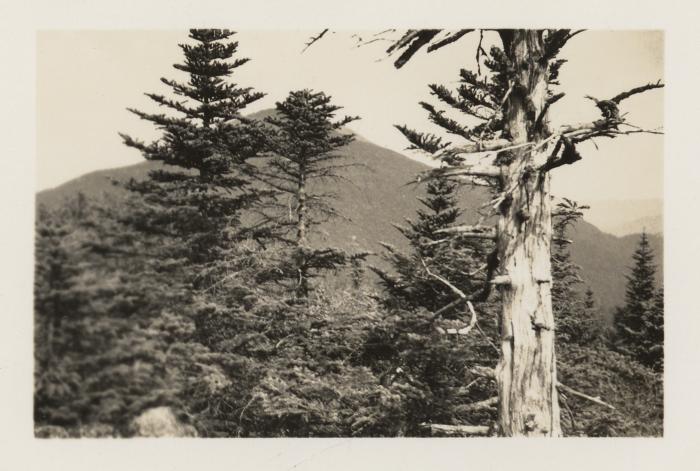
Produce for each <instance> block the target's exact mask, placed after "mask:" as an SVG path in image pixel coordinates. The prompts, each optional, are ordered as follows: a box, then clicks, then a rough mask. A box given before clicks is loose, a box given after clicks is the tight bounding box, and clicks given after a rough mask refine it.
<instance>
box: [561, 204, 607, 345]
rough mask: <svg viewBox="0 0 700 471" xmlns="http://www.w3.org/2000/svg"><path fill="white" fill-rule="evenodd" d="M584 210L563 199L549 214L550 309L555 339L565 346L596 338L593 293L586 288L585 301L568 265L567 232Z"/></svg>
mask: <svg viewBox="0 0 700 471" xmlns="http://www.w3.org/2000/svg"><path fill="white" fill-rule="evenodd" d="M586 209H588V206H583V205H579V204H578V203H576V202H575V201H572V200H570V199H567V198H564V199H563V200H562V201H561V202H560V203H558V204H557V208H556V211H555V212H554V214H553V219H554V222H553V225H552V226H553V240H552V245H553V248H552V309H553V311H554V319H555V322H556V329H557V334H558V336H559V338H560V339H561V340H562V341H564V342H565V343H569V344H580V345H587V344H590V343H592V342H593V341H594V340H596V338H597V336H598V334H599V330H600V329H599V328H598V324H597V322H596V320H595V318H594V316H595V311H594V309H593V308H594V303H593V292H592V291H591V290H590V288H588V291H587V293H586V298H585V299H584V298H583V297H582V296H581V292H580V290H579V288H578V287H579V286H580V285H581V284H583V280H582V279H581V276H580V274H579V272H580V267H579V266H578V265H576V264H575V263H573V262H572V260H571V250H570V248H569V247H570V244H571V243H572V242H571V240H569V239H567V238H566V237H567V232H568V229H569V228H570V227H571V226H572V225H573V224H575V223H576V221H578V220H579V219H580V218H581V217H582V216H583V211H584V210H586Z"/></svg>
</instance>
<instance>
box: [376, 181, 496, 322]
mask: <svg viewBox="0 0 700 471" xmlns="http://www.w3.org/2000/svg"><path fill="white" fill-rule="evenodd" d="M457 190H458V183H457V182H455V181H451V180H450V179H448V178H436V179H434V180H431V181H430V182H429V183H428V185H427V188H426V197H424V198H419V201H420V203H421V204H422V205H423V208H420V209H419V210H418V211H417V218H416V220H415V221H413V220H410V219H408V220H407V221H406V222H407V227H403V226H396V227H397V229H398V230H399V231H400V232H401V233H402V234H403V236H404V237H406V238H407V239H408V241H409V243H410V246H411V248H410V252H409V253H408V254H406V253H402V252H400V251H398V250H397V249H396V248H395V247H393V246H390V245H388V244H385V248H386V249H387V254H386V255H385V257H386V259H387V261H388V262H389V263H390V264H391V266H392V269H393V271H394V272H395V273H391V272H387V271H386V270H382V269H380V268H377V267H373V271H375V273H377V274H378V275H379V277H380V279H381V281H382V285H383V287H384V289H385V290H386V292H387V294H388V295H389V297H388V299H387V302H388V303H389V305H390V306H394V307H400V308H409V309H415V308H417V307H423V308H426V309H428V310H430V311H436V310H437V309H439V308H441V307H443V306H445V305H446V304H448V303H449V302H450V301H452V300H453V299H454V293H453V291H452V290H451V289H450V288H449V287H447V286H446V285H445V284H444V283H442V282H441V281H439V280H437V279H436V278H435V277H433V276H431V275H430V274H428V273H427V271H426V267H427V268H428V269H430V270H432V271H434V273H436V274H438V275H440V276H443V277H445V278H447V279H448V280H450V282H452V283H454V284H456V285H457V286H459V287H460V289H463V290H465V292H471V291H472V290H473V287H474V285H475V283H474V281H475V279H478V277H477V274H478V273H477V274H471V273H470V272H471V271H474V270H476V271H477V272H478V268H479V266H480V265H481V264H482V263H484V261H485V257H486V255H485V254H486V249H487V245H486V244H484V243H479V242H475V241H469V240H465V239H460V238H459V237H452V236H451V235H450V234H449V233H447V232H441V231H447V230H449V229H450V228H452V227H454V226H455V225H456V223H457V220H458V218H459V216H460V215H461V214H462V210H461V209H460V208H459V207H458V206H457ZM465 265H466V266H468V267H470V269H469V270H465V268H464V267H465ZM452 314H453V313H452Z"/></svg>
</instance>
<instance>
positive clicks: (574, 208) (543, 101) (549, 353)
mask: <svg viewBox="0 0 700 471" xmlns="http://www.w3.org/2000/svg"><path fill="white" fill-rule="evenodd" d="M491 32H493V31H491ZM494 33H497V35H498V37H499V39H500V40H501V46H500V47H499V46H493V47H491V48H490V49H489V50H488V51H487V50H485V49H484V48H482V46H481V43H480V44H479V49H478V50H477V51H476V54H477V62H478V64H479V70H477V71H469V70H465V69H460V68H459V64H457V65H456V67H455V79H456V80H458V85H457V86H456V87H452V86H449V87H448V86H446V85H441V84H426V91H427V93H429V94H430V96H431V98H432V101H431V102H421V103H417V104H416V106H420V107H422V108H423V109H424V110H425V112H426V116H427V119H426V124H431V125H433V126H435V127H437V128H439V129H441V131H440V132H439V133H437V134H432V133H424V132H420V131H417V130H413V129H410V128H408V127H407V126H404V125H402V124H397V125H396V129H397V131H398V132H401V133H402V134H403V135H404V137H405V138H406V142H407V146H408V147H409V148H410V149H413V150H416V151H422V152H424V153H426V154H428V155H430V156H432V157H433V158H434V159H436V160H438V161H439V162H440V166H438V167H435V168H433V169H429V170H421V171H420V172H418V173H416V174H415V175H411V178H412V180H413V182H411V184H413V185H415V186H416V187H419V188H420V194H419V209H418V210H417V211H414V212H412V213H406V214H401V215H400V219H398V220H391V221H385V222H386V223H387V224H388V225H389V227H390V228H391V230H392V231H394V234H393V236H392V237H393V239H392V240H400V243H398V244H397V243H390V242H388V241H387V240H388V239H386V238H384V239H382V240H374V241H372V242H373V243H376V244H379V245H380V246H381V247H382V248H381V250H379V251H377V250H374V249H373V248H372V247H370V246H369V245H367V244H364V243H363V241H359V242H357V243H355V244H346V243H343V244H340V243H334V241H333V240H328V239H329V238H328V237H325V236H324V234H326V232H325V230H324V228H325V227H327V226H329V225H333V224H340V222H338V221H342V224H344V225H342V226H341V227H347V226H348V225H349V226H352V224H356V223H357V222H355V221H353V219H352V217H353V214H344V212H343V208H348V207H352V205H353V204H356V203H354V202H352V201H345V202H343V201H339V197H338V195H339V191H338V188H339V186H341V185H352V184H356V183H358V182H353V181H352V180H353V176H356V175H358V173H357V172H356V169H358V168H360V167H363V166H366V164H365V163H364V162H360V161H358V160H357V159H353V158H352V157H351V156H349V154H348V149H349V148H350V146H352V145H356V144H357V142H358V137H357V136H355V135H354V134H353V133H352V132H351V131H350V130H349V129H348V127H347V125H348V124H350V123H352V122H353V121H355V120H357V119H362V117H361V116H360V117H357V116H345V115H344V114H343V112H342V105H343V104H342V103H336V102H335V100H334V99H333V98H332V97H331V96H329V95H328V94H326V93H325V92H324V91H321V90H310V89H301V90H292V91H290V92H289V94H288V95H287V97H286V98H285V99H284V100H282V101H280V102H278V103H276V106H275V108H274V110H268V111H267V112H265V113H255V114H251V113H248V112H247V110H246V108H247V107H248V106H249V105H251V104H253V103H254V102H256V101H258V100H260V99H261V98H262V97H263V96H264V91H257V90H255V88H254V86H255V84H239V83H236V82H235V81H234V76H235V72H236V69H238V68H239V67H245V65H246V63H247V62H248V61H249V59H248V58H245V57H240V56H239V54H238V43H237V42H236V41H235V38H234V35H235V33H234V32H232V31H229V30H220V29H192V30H190V31H189V36H188V37H186V38H185V36H184V35H183V41H185V40H186V42H183V44H181V45H180V46H179V47H180V49H181V51H182V61H181V62H180V63H178V64H175V65H174V68H175V69H176V70H177V73H178V74H179V75H178V76H186V77H187V80H186V81H177V80H173V79H170V78H167V77H166V78H162V79H161V81H162V83H163V84H164V85H165V86H167V87H168V88H169V89H170V91H171V93H170V94H168V95H167V96H166V95H159V94H154V93H147V95H148V97H149V98H150V99H151V100H152V101H153V104H154V108H153V109H164V110H165V112H158V113H153V112H146V111H142V110H137V109H130V110H129V111H131V112H132V113H133V115H134V119H142V120H145V121H147V122H149V123H152V124H153V126H154V127H155V128H156V129H157V130H158V132H159V135H160V137H159V138H158V139H157V140H155V141H153V142H144V141H142V140H141V139H139V138H138V137H136V136H130V135H126V134H122V135H121V137H122V140H123V143H124V145H126V146H128V147H130V148H132V149H133V150H134V151H138V152H139V153H140V154H141V155H142V156H143V157H144V159H145V160H147V161H148V162H149V163H150V162H153V163H157V166H153V167H152V168H151V169H150V170H149V171H148V172H147V174H146V175H144V177H143V178H139V179H135V178H132V179H129V180H128V181H115V182H114V183H113V185H114V186H115V187H118V188H116V189H115V190H114V191H111V192H108V191H106V192H103V193H101V194H100V195H86V194H84V193H80V192H79V193H77V194H76V195H72V196H71V197H69V198H66V199H64V200H61V201H60V202H52V204H39V205H38V207H37V214H36V241H35V257H36V265H35V291H34V305H35V313H34V316H35V317H34V324H35V329H34V333H35V349H34V353H35V371H34V376H35V395H34V423H35V434H36V436H38V437H63V438H69V437H73V438H77V437H133V436H190V437H441V436H459V437H471V436H494V437H495V436H520V435H525V436H570V437H583V436H585V437H619V436H661V435H663V416H664V410H663V371H664V348H663V346H664V300H663V289H662V288H659V282H658V281H659V278H660V277H661V276H662V275H663V273H662V272H661V270H660V269H659V267H658V257H659V256H661V255H662V254H658V253H655V251H654V249H653V247H652V243H651V242H650V238H649V236H648V235H647V234H644V233H643V234H641V236H640V237H639V240H638V241H637V243H636V250H635V252H634V255H633V257H632V259H631V260H629V263H628V266H629V270H628V274H627V278H626V281H625V283H626V290H625V294H624V303H623V304H622V305H620V306H618V307H617V308H616V309H615V312H614V316H613V318H612V321H611V322H609V321H608V320H607V319H606V316H605V315H604V314H603V313H602V312H601V307H600V305H599V304H598V302H597V301H596V296H595V293H594V291H593V290H592V288H591V286H590V285H589V284H588V283H587V281H586V280H584V278H583V277H582V276H581V273H580V271H581V269H580V267H579V266H578V265H577V264H576V263H574V261H573V260H572V256H571V251H572V245H573V244H574V243H575V242H574V241H573V240H572V236H571V232H572V231H573V230H574V229H575V227H576V226H577V224H579V223H580V221H581V219H582V218H583V217H584V215H585V212H586V210H587V209H588V208H587V206H585V205H582V204H579V203H578V202H576V201H573V200H571V199H567V198H557V199H555V198H553V196H552V195H551V194H550V193H549V179H550V175H551V174H555V173H556V172H555V171H556V168H558V167H560V166H563V165H575V163H576V162H577V161H578V160H580V159H581V158H582V156H581V154H580V153H579V151H578V149H577V145H578V144H579V143H581V142H584V141H587V140H591V139H593V138H596V139H598V140H600V144H601V145H604V139H611V138H617V137H619V138H621V139H625V138H626V137H624V135H627V134H634V133H639V132H645V133H651V134H658V133H659V132H657V131H656V130H644V129H641V128H638V127H636V126H634V125H633V124H631V123H627V122H626V119H625V116H626V115H625V113H624V112H622V110H621V107H622V106H623V104H624V102H625V100H627V99H628V98H630V97H632V96H634V95H637V94H640V93H647V92H651V93H653V91H654V90H655V89H658V88H661V87H663V84H661V83H660V82H658V83H650V84H647V85H641V86H640V87H637V88H633V89H631V90H628V91H621V93H620V94H618V95H616V96H614V97H612V98H610V99H599V98H593V97H589V98H590V99H591V104H592V106H593V107H595V108H596V109H597V110H598V112H599V114H600V117H599V118H598V119H596V120H595V121H593V122H592V123H586V124H583V125H572V126H568V127H565V128H564V129H559V130H552V129H549V125H548V120H547V112H548V109H549V108H550V106H554V105H555V104H556V102H557V101H558V100H559V99H560V98H561V97H562V96H563V95H564V93H563V92H561V91H560V90H559V87H562V86H561V85H560V84H559V81H558V73H559V70H560V68H561V67H562V66H564V64H565V62H566V60H565V59H563V58H560V53H561V52H562V51H563V50H564V46H565V45H566V43H567V42H568V41H569V40H570V39H572V38H573V37H574V36H576V35H577V34H579V33H581V32H580V31H571V30H499V31H497V32H494ZM324 34H325V30H324V31H323V32H320V33H319V34H318V35H316V36H314V37H312V38H311V39H310V40H309V45H308V47H313V43H314V42H316V41H323V40H324V39H323V36H324ZM467 34H477V35H478V34H481V35H482V36H483V34H484V32H483V31H478V30H477V31H474V30H460V31H451V32H446V31H440V30H409V31H408V32H406V33H405V34H403V35H401V36H399V38H398V39H397V40H396V41H395V42H394V43H392V45H391V47H390V48H389V50H388V51H387V53H389V54H392V57H396V56H397V55H398V57H397V58H396V61H395V65H396V67H397V68H400V67H402V66H403V65H404V64H405V63H406V62H407V61H408V60H410V58H411V57H412V55H413V54H415V53H416V52H417V51H419V50H420V49H421V48H427V50H428V51H429V52H430V51H434V50H437V49H441V48H443V47H448V46H449V47H456V46H454V45H453V44H454V43H456V42H457V41H458V40H459V39H460V38H461V37H462V36H464V35H467ZM174 46H175V45H174ZM252 59H253V60H254V58H252ZM164 73H167V71H164ZM141 92H142V91H139V90H135V91H134V93H141ZM445 109H450V110H451V111H455V112H458V113H460V114H461V115H463V117H464V120H463V121H458V120H455V119H453V118H452V117H451V116H452V115H451V114H448V113H446V112H445ZM400 119H401V117H400V116H397V117H396V120H397V121H400ZM426 127H427V126H426ZM117 131H118V130H115V132H117ZM484 153H485V157H483V156H484ZM477 154H478V155H481V156H482V157H483V158H480V159H478V160H477V161H475V160H474V159H473V156H474V155H477ZM474 162H477V163H474ZM372 165H374V166H377V167H381V166H382V161H381V159H379V161H377V162H372ZM400 183H401V184H403V183H406V182H400ZM472 187H476V189H477V191H479V192H481V193H479V194H480V195H482V196H480V197H479V198H478V200H479V201H478V203H475V200H474V199H473V198H472V199H470V198H467V197H465V194H467V193H466V192H468V191H470V190H469V188H472ZM386 191H391V189H388V190H386ZM381 203H382V202H381V201H380V202H377V204H378V206H381ZM392 224H393V227H391V225H392Z"/></svg>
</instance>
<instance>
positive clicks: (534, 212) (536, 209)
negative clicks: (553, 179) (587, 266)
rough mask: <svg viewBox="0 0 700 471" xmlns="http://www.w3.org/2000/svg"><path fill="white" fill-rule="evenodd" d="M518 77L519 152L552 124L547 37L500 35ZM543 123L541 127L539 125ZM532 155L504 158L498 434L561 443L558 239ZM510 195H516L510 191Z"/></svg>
mask: <svg viewBox="0 0 700 471" xmlns="http://www.w3.org/2000/svg"><path fill="white" fill-rule="evenodd" d="M502 38H503V42H504V50H505V52H506V54H507V56H508V58H509V59H510V62H511V64H512V66H513V68H514V71H515V79H514V83H513V84H512V88H511V92H510V94H509V95H508V98H507V100H506V102H505V105H504V117H505V121H506V126H505V128H506V131H507V133H508V134H509V135H510V137H511V138H512V140H513V144H514V145H515V144H521V143H524V142H532V141H535V142H537V141H540V140H541V139H542V138H543V136H544V135H545V133H546V119H542V118H544V117H540V119H538V117H539V115H540V113H541V112H542V110H543V109H545V108H544V107H545V102H546V99H547V85H548V83H547V61H546V60H540V58H541V57H542V56H543V53H544V51H543V49H544V44H543V40H542V34H541V32H539V31H533V30H515V31H507V32H503V33H502ZM538 122H539V123H538ZM530 149H532V147H522V148H520V149H519V150H516V151H514V152H513V153H512V154H509V155H502V156H500V157H502V158H504V159H507V160H508V161H510V164H509V165H504V166H503V167H502V168H503V188H504V190H505V192H506V197H505V199H504V202H503V203H502V205H501V208H500V210H501V217H500V219H499V222H498V231H497V234H498V241H497V253H498V262H499V265H498V275H500V276H498V277H497V279H496V280H495V281H497V284H498V286H499V288H500V291H501V293H502V297H503V301H502V302H503V305H502V312H501V318H500V325H501V358H500V361H499V364H498V366H497V368H496V378H497V382H498V389H499V420H498V425H499V429H500V433H501V434H502V435H505V436H560V435H561V428H560V424H559V415H560V414H559V404H558V399H557V390H556V384H557V378H556V361H555V354H554V317H553V313H552V299H551V284H552V279H551V266H550V243H551V237H552V222H551V211H552V209H551V205H552V204H551V195H550V188H549V175H548V174H547V173H546V172H540V171H537V170H535V167H534V165H533V159H534V155H535V152H530V151H529V150H530ZM509 190H510V191H509Z"/></svg>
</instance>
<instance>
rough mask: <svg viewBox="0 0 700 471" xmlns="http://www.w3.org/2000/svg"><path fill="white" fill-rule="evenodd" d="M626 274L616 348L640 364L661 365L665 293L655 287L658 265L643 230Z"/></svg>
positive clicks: (616, 314) (656, 366) (619, 310)
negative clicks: (628, 271)
mask: <svg viewBox="0 0 700 471" xmlns="http://www.w3.org/2000/svg"><path fill="white" fill-rule="evenodd" d="M632 259H633V261H634V265H633V267H632V268H631V271H630V274H629V275H628V276H627V289H626V291H625V305H624V306H623V307H621V308H618V309H617V311H616V313H615V328H616V339H615V347H616V348H617V349H618V350H619V351H620V352H623V353H626V354H628V355H630V356H632V357H633V358H635V359H636V360H637V361H639V362H640V363H642V364H644V365H646V366H649V367H654V368H656V369H660V368H662V364H663V293H657V290H656V281H655V275H656V266H655V264H654V253H653V250H652V249H651V246H650V244H649V237H648V236H647V234H646V233H642V235H641V236H640V239H639V244H638V246H637V249H636V250H635V252H634V254H633V255H632Z"/></svg>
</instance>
